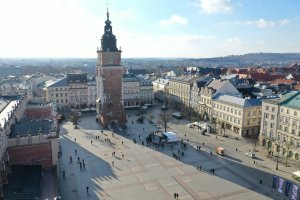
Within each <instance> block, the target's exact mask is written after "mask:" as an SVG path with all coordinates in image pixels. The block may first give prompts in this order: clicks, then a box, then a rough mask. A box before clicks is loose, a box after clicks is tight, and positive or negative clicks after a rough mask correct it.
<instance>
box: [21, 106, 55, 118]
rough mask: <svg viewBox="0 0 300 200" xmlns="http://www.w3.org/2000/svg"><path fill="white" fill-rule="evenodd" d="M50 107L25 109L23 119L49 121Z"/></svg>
mask: <svg viewBox="0 0 300 200" xmlns="http://www.w3.org/2000/svg"><path fill="white" fill-rule="evenodd" d="M51 111H52V109H51V107H42V108H26V110H25V112H24V118H27V119H41V118H44V119H50V118H51Z"/></svg>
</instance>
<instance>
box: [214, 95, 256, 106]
mask: <svg viewBox="0 0 300 200" xmlns="http://www.w3.org/2000/svg"><path fill="white" fill-rule="evenodd" d="M214 99H215V100H216V101H222V102H227V103H229V104H234V105H237V106H239V107H243V108H244V107H252V106H261V104H262V101H261V99H244V98H241V97H238V96H232V95H226V94H217V95H216V96H215V97H214Z"/></svg>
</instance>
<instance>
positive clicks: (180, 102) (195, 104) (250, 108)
mask: <svg viewBox="0 0 300 200" xmlns="http://www.w3.org/2000/svg"><path fill="white" fill-rule="evenodd" d="M168 91H169V101H170V103H171V104H173V105H174V104H175V108H177V109H181V108H182V107H183V106H185V107H187V108H188V109H190V110H193V111H194V112H196V113H199V114H200V117H201V119H202V120H205V121H211V122H212V123H214V124H215V125H216V128H218V129H219V130H220V131H222V130H223V129H224V131H225V129H226V130H230V131H231V132H232V133H235V134H237V135H241V136H251V135H258V134H259V130H260V121H261V99H244V98H242V96H241V94H240V92H239V91H238V90H237V89H236V88H235V87H234V86H233V85H232V83H231V82H230V81H228V80H211V81H208V82H207V81H203V79H200V80H199V79H197V78H195V77H192V76H190V77H177V78H171V79H170V80H169V84H168Z"/></svg>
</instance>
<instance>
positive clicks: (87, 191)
mask: <svg viewBox="0 0 300 200" xmlns="http://www.w3.org/2000/svg"><path fill="white" fill-rule="evenodd" d="M86 193H87V194H88V193H89V186H86Z"/></svg>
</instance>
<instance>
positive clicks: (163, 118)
mask: <svg viewBox="0 0 300 200" xmlns="http://www.w3.org/2000/svg"><path fill="white" fill-rule="evenodd" d="M159 117H160V121H161V123H162V124H163V127H164V129H165V132H167V127H168V122H169V121H170V119H171V115H170V113H169V112H168V111H167V109H162V111H161V113H160V114H159Z"/></svg>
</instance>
